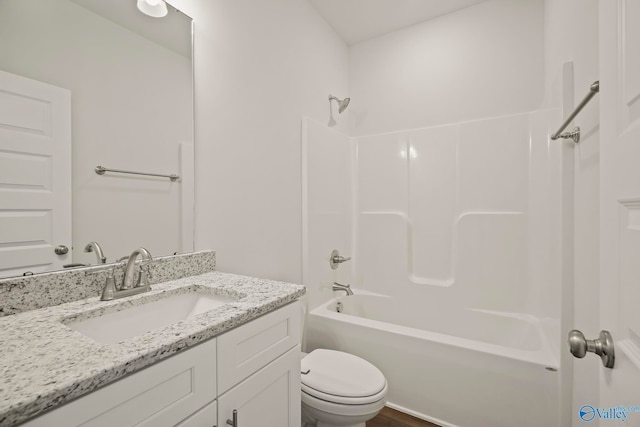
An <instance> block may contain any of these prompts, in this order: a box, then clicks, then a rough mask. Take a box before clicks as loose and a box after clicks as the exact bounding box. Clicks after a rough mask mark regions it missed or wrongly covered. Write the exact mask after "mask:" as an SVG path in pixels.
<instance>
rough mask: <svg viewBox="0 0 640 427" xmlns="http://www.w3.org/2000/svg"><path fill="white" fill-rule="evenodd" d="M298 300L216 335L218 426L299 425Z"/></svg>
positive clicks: (272, 426) (259, 426)
mask: <svg viewBox="0 0 640 427" xmlns="http://www.w3.org/2000/svg"><path fill="white" fill-rule="evenodd" d="M299 304H300V303H298V302H297V303H294V304H289V305H288V306H286V307H283V308H281V309H279V310H276V311H274V312H272V313H269V314H267V315H265V316H263V317H261V318H259V319H257V320H255V321H253V322H249V323H247V324H245V325H243V326H240V327H239V328H236V329H234V330H232V331H229V332H227V333H225V334H223V335H220V336H219V337H218V394H219V397H218V427H227V426H229V425H231V424H232V423H231V421H232V420H233V411H234V410H235V411H236V414H237V424H236V427H300V327H301V325H300V305H299ZM227 420H229V421H230V423H227Z"/></svg>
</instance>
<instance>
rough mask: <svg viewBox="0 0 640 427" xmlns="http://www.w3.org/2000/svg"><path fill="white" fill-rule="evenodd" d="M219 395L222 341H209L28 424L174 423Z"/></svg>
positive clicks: (149, 426) (160, 426)
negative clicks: (218, 364)
mask: <svg viewBox="0 0 640 427" xmlns="http://www.w3.org/2000/svg"><path fill="white" fill-rule="evenodd" d="M215 398H216V340H215V339H212V340H209V341H206V342H204V343H202V344H200V345H198V346H195V347H193V348H192V349H189V350H188V351H185V352H183V353H179V354H177V355H175V356H172V357H169V358H168V359H165V360H163V361H162V362H161V363H158V364H156V365H152V366H150V367H148V368H145V369H143V370H141V371H139V372H136V373H135V374H132V375H130V376H128V377H125V378H123V379H121V380H118V381H116V382H114V383H113V384H109V385H107V386H105V387H103V388H101V389H99V390H97V391H95V392H93V393H91V394H88V395H86V396H83V397H81V398H79V399H77V400H75V401H73V402H70V403H68V404H66V405H64V406H62V407H60V408H57V409H55V410H53V411H51V412H49V413H47V414H44V415H42V416H40V417H38V418H34V419H33V420H31V421H29V422H27V423H26V424H25V426H26V427H53V426H65V427H70V426H79V425H82V426H83V427H113V426H118V427H126V426H134V425H135V426H144V427H164V426H167V427H169V426H174V425H176V424H177V423H178V422H180V421H182V420H184V419H185V418H187V417H188V416H190V415H191V414H193V413H194V412H196V411H197V410H198V409H199V408H202V407H203V406H204V405H206V404H207V403H209V402H211V401H212V400H214V399H215Z"/></svg>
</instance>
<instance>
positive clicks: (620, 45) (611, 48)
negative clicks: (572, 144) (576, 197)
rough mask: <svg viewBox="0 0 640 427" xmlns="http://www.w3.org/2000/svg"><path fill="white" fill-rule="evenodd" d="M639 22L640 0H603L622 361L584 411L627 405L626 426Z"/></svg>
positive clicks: (603, 256)
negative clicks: (592, 407)
mask: <svg viewBox="0 0 640 427" xmlns="http://www.w3.org/2000/svg"><path fill="white" fill-rule="evenodd" d="M638 22H640V2H638V1H636V0H615V1H612V0H600V84H601V92H600V94H601V104H600V105H601V113H600V126H601V133H600V134H601V139H600V140H601V147H600V156H601V159H600V160H601V162H600V167H601V188H600V197H601V202H600V203H601V205H600V213H601V215H600V326H601V328H602V329H606V330H609V331H611V333H612V335H613V339H614V342H615V350H616V364H615V367H614V368H613V369H605V368H603V367H602V366H600V402H599V409H600V412H597V411H596V412H593V411H591V410H590V408H586V410H585V411H584V413H585V414H586V415H585V416H586V417H587V418H590V417H594V418H600V419H603V422H604V421H606V420H605V419H604V418H605V417H604V416H603V415H604V414H605V413H606V411H603V410H606V409H609V408H612V407H617V408H626V413H625V411H623V410H618V411H614V412H613V414H614V415H615V417H614V418H618V420H620V421H621V420H622V418H623V417H625V418H627V417H628V418H627V420H626V422H627V424H628V425H640V413H636V411H635V409H637V410H638V411H640V314H639V313H640V310H638V301H639V299H638V297H640V292H639V291H640V289H639V284H640V166H639V165H640V27H638V24H637V23H638ZM585 404H586V402H585ZM592 414H593V415H592ZM616 414H617V415H616ZM583 421H589V420H588V419H585V418H583Z"/></svg>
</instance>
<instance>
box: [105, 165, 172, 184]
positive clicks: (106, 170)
mask: <svg viewBox="0 0 640 427" xmlns="http://www.w3.org/2000/svg"><path fill="white" fill-rule="evenodd" d="M94 170H95V171H96V173H97V174H98V175H104V173H105V172H116V173H129V174H132V175H145V176H159V177H161V178H169V179H170V180H171V181H177V180H179V179H180V176H179V175H176V174H174V173H172V174H171V175H163V174H159V173H148V172H134V171H126V170H122V169H110V168H105V167H104V166H99V165H98V166H96V168H95V169H94Z"/></svg>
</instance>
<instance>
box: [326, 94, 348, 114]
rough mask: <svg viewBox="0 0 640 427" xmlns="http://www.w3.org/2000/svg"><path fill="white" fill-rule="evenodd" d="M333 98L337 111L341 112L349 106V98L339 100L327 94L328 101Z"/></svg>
mask: <svg viewBox="0 0 640 427" xmlns="http://www.w3.org/2000/svg"><path fill="white" fill-rule="evenodd" d="M332 100H335V101H336V102H337V103H338V113H342V112H343V111H344V110H346V109H347V107H348V106H349V102H351V98H345V99H343V100H340V99H338V98H336V97H335V96H333V95H329V102H331V101H332Z"/></svg>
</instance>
